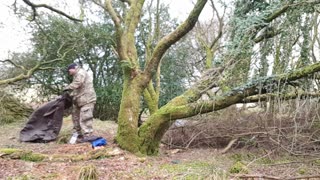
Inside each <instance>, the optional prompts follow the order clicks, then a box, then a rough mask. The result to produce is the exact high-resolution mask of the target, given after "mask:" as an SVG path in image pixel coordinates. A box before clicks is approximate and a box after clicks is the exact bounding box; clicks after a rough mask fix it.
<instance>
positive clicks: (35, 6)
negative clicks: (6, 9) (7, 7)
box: [23, 0, 83, 22]
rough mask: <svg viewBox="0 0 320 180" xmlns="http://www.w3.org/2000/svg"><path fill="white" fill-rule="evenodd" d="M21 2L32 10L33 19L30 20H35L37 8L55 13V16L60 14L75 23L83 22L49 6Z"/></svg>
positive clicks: (27, 1)
mask: <svg viewBox="0 0 320 180" xmlns="http://www.w3.org/2000/svg"><path fill="white" fill-rule="evenodd" d="M23 2H24V3H26V4H27V5H28V6H30V7H31V8H32V10H33V18H32V20H35V18H36V16H37V8H46V9H49V10H51V11H53V12H55V13H57V14H60V15H62V16H64V17H66V18H68V19H70V20H72V21H76V22H82V21H83V20H81V19H77V18H74V17H72V16H70V15H68V14H66V13H64V12H63V11H61V10H58V9H56V8H53V7H51V6H49V5H47V4H34V3H32V2H31V1H29V0H23Z"/></svg>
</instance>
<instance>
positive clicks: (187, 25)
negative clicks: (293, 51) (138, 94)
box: [144, 0, 207, 83]
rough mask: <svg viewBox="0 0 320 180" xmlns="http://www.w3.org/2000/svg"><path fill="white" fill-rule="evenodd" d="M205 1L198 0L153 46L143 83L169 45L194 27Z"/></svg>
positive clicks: (154, 70)
mask: <svg viewBox="0 0 320 180" xmlns="http://www.w3.org/2000/svg"><path fill="white" fill-rule="evenodd" d="M206 3H207V0H198V1H197V3H196V5H195V6H194V8H193V10H192V11H191V13H190V15H189V16H188V18H187V19H186V20H185V21H184V22H183V23H182V24H181V25H180V26H178V27H177V29H175V30H174V31H173V32H171V33H170V34H168V35H167V36H165V37H163V38H162V39H161V40H160V42H159V43H158V45H157V46H156V47H155V50H154V53H153V54H152V58H151V60H150V62H149V63H148V64H147V66H146V68H145V70H144V73H145V77H146V78H147V79H146V82H145V83H148V82H149V80H150V78H151V76H152V73H153V72H156V69H157V67H158V66H159V63H160V60H161V57H162V56H163V55H164V53H165V52H166V51H167V50H168V49H169V48H170V46H172V45H173V44H174V43H176V42H177V41H179V40H180V39H181V38H182V37H183V36H184V35H185V34H187V33H188V32H189V31H190V30H191V29H192V28H193V27H194V25H195V24H196V22H197V21H198V17H199V15H200V13H201V11H202V9H203V8H204V6H205V4H206Z"/></svg>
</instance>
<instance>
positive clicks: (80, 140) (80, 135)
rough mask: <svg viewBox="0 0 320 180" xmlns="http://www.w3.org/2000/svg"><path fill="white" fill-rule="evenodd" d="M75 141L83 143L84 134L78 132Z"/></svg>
mask: <svg viewBox="0 0 320 180" xmlns="http://www.w3.org/2000/svg"><path fill="white" fill-rule="evenodd" d="M76 142H77V144H78V143H83V142H84V136H83V135H82V134H79V135H78V138H77V141H76Z"/></svg>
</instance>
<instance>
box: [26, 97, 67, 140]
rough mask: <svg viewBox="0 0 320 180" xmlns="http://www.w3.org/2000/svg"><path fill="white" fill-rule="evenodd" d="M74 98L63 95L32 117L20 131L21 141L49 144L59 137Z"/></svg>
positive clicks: (42, 107) (34, 113)
mask: <svg viewBox="0 0 320 180" xmlns="http://www.w3.org/2000/svg"><path fill="white" fill-rule="evenodd" d="M71 105H72V98H71V97H70V95H69V94H68V93H63V94H62V95H61V96H59V97H58V98H57V99H56V100H53V101H50V102H48V103H46V104H44V105H42V106H40V107H39V108H38V109H36V110H35V111H34V112H33V113H32V114H31V116H30V118H29V120H28V122H27V124H26V125H25V127H24V128H23V129H22V130H21V131H20V141H23V142H49V141H53V140H55V139H56V138H57V136H58V135H59V132H60V130H61V126H62V120H63V114H64V110H66V109H68V108H70V107H71Z"/></svg>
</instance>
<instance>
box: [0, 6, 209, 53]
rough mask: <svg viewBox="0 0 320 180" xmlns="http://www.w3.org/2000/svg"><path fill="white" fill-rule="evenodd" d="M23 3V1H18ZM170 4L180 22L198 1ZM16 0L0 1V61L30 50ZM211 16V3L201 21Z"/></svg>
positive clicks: (27, 36) (24, 24)
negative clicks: (15, 6)
mask: <svg viewBox="0 0 320 180" xmlns="http://www.w3.org/2000/svg"><path fill="white" fill-rule="evenodd" d="M18 2H20V3H21V1H18ZM32 2H34V3H45V2H57V1H48V0H33V1H32ZM64 2H67V3H68V4H70V3H71V4H72V3H77V2H78V0H68V1H64ZM161 2H164V3H167V4H169V7H170V14H171V16H172V17H176V18H178V19H179V20H183V19H184V18H186V17H187V15H188V13H189V12H190V11H191V9H192V7H193V5H194V3H195V2H196V0H162V1H161ZM13 3H14V0H0V40H1V42H0V59H5V58H10V57H9V54H10V52H23V51H27V50H28V47H27V46H28V39H29V38H30V35H29V34H28V32H26V31H27V28H26V27H27V23H28V22H27V21H26V20H21V19H19V18H16V15H14V12H13V10H12V9H10V7H11V5H12V4H13ZM210 15H211V9H210V8H209V3H207V5H206V7H205V9H204V11H203V12H202V13H201V16H200V19H206V18H208V16H210Z"/></svg>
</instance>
